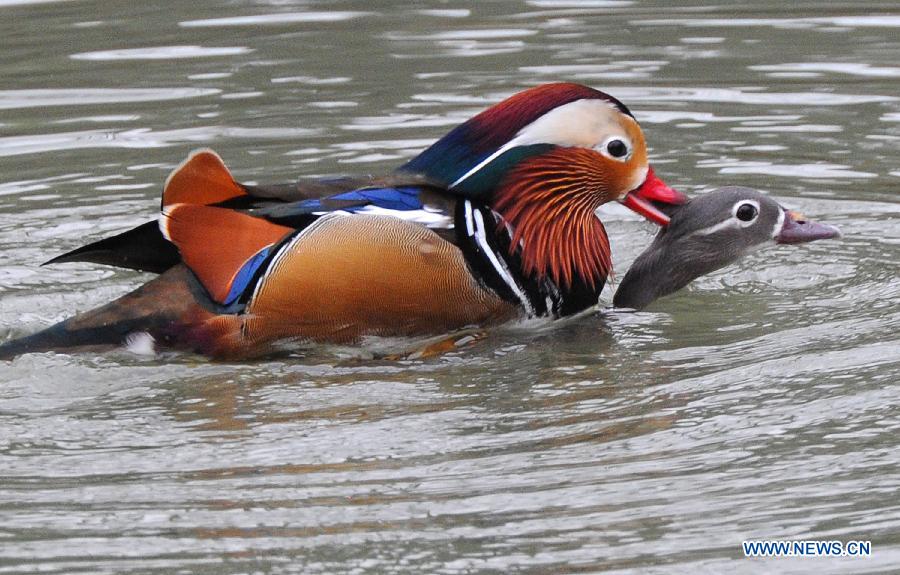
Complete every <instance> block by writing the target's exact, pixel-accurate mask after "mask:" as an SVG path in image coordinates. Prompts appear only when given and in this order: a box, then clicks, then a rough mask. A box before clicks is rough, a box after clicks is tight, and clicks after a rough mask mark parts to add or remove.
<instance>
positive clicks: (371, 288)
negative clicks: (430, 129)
mask: <svg viewBox="0 0 900 575" xmlns="http://www.w3.org/2000/svg"><path fill="white" fill-rule="evenodd" d="M610 201H619V202H622V203H623V204H624V205H625V206H627V207H629V208H631V209H632V210H634V211H636V212H638V213H640V214H642V215H644V216H645V217H647V218H648V219H650V220H652V221H654V222H656V223H658V224H661V225H665V224H666V223H667V222H668V220H669V218H668V216H667V215H666V214H665V213H663V212H662V211H661V210H660V209H658V207H657V206H660V205H662V206H665V205H667V204H668V205H677V204H680V203H683V202H685V201H686V198H685V197H684V196H682V195H681V194H680V193H678V192H676V191H675V190H673V189H671V188H669V187H668V186H667V185H666V184H664V183H663V182H662V181H661V180H660V179H659V178H658V177H656V176H655V174H654V172H653V170H652V168H651V167H650V165H649V163H648V159H647V147H646V144H645V141H644V135H643V133H642V132H641V129H640V127H639V126H638V123H637V121H636V120H635V119H634V116H633V115H632V114H631V112H630V111H629V110H628V108H626V107H625V105H624V104H622V103H621V102H619V101H618V100H617V99H615V98H613V97H612V96H610V95H608V94H605V93H603V92H600V91H598V90H595V89H593V88H589V87H587V86H582V85H579V84H572V83H557V84H547V85H542V86H538V87H535V88H531V89H528V90H525V91H523V92H520V93H518V94H516V95H513V96H511V97H510V98H508V99H506V100H504V101H502V102H500V103H499V104H496V105H494V106H492V107H491V108H488V109H487V110H485V111H483V112H481V113H480V114H478V115H476V116H475V117H473V118H472V119H470V120H468V121H467V122H465V123H463V124H461V125H460V126H458V127H456V128H455V129H454V130H452V131H451V132H450V133H448V134H447V135H446V136H444V137H443V138H441V139H440V140H438V141H437V142H436V143H435V144H433V145H432V146H431V147H429V148H428V149H426V150H425V151H424V152H422V153H421V154H419V155H418V156H416V157H415V158H413V159H412V160H411V161H409V162H408V163H407V164H405V165H403V166H402V167H400V168H399V169H398V170H397V171H396V172H395V173H394V174H392V175H391V176H388V177H385V178H364V179H340V180H327V181H318V182H305V183H304V182H301V183H299V184H291V185H276V186H250V185H242V184H239V183H237V182H236V181H235V180H234V179H233V177H232V175H231V174H230V173H229V171H228V169H227V168H226V167H225V165H224V163H223V162H222V160H221V159H220V158H219V156H217V155H216V154H215V153H214V152H212V151H210V150H200V151H197V152H194V153H193V154H191V155H190V156H189V157H188V158H187V160H185V162H184V163H183V164H182V165H180V166H179V167H178V168H176V169H175V171H174V172H173V173H172V174H171V175H170V176H169V178H168V179H167V181H166V183H165V186H164V190H163V196H162V215H161V216H160V218H159V220H158V224H157V223H156V222H149V223H148V224H144V225H142V226H139V227H138V228H135V229H133V230H130V231H128V232H125V233H123V234H119V235H118V236H115V237H113V238H107V239H105V240H101V241H99V242H95V243H94V244H91V245H88V246H85V247H83V248H79V249H77V250H75V251H73V252H70V253H68V254H65V255H63V256H60V257H58V258H55V259H54V260H51V262H63V261H92V262H98V263H106V264H112V265H117V266H122V267H129V268H133V269H139V270H145V271H153V272H157V273H161V275H160V276H159V277H158V278H156V279H154V280H152V281H150V282H148V283H147V284H145V285H143V286H142V287H140V288H138V289H137V290H135V291H134V292H132V293H130V294H127V295H125V296H123V297H122V298H120V299H118V300H116V301H114V302H112V303H110V304H108V305H106V306H103V307H100V308H98V309H96V310H92V311H89V312H86V313H84V314H81V315H79V316H76V317H74V318H71V319H69V320H66V321H64V322H62V323H60V324H57V325H56V326H53V327H51V328H48V329H46V330H44V331H42V332H40V333H38V334H35V335H33V336H29V337H25V338H22V339H20V340H17V341H13V342H9V343H7V344H5V345H4V346H0V357H11V356H14V355H17V354H19V353H24V352H28V351H39V350H50V349H58V348H65V347H78V346H85V345H98V344H121V343H122V342H123V341H124V340H125V339H126V338H127V337H128V336H129V334H132V333H143V332H146V333H148V334H150V336H152V338H153V339H154V340H155V342H156V343H157V344H160V345H165V346H168V347H173V348H178V349H185V350H190V351H194V352H199V353H202V354H206V355H208V356H212V357H215V358H244V357H251V356H257V355H260V354H265V353H267V352H270V351H272V350H273V349H276V346H277V345H278V343H279V342H282V341H284V340H290V341H297V340H300V341H308V342H329V343H340V344H353V343H358V342H360V341H361V340H362V339H363V338H365V337H366V336H388V337H398V336H399V337H403V336H430V335H437V334H443V333H447V332H450V331H453V330H458V329H461V328H466V327H471V326H478V327H486V326H491V325H496V324H500V323H503V322H507V321H509V320H513V319H517V318H533V317H549V318H557V317H562V316H568V315H572V314H574V313H577V312H580V311H582V310H585V309H587V308H589V307H591V306H594V305H595V304H596V303H597V301H598V298H599V294H600V291H601V289H602V288H603V285H604V283H605V281H606V279H607V276H608V275H609V273H610V270H611V263H610V262H611V259H610V247H609V241H608V239H607V236H606V232H605V230H604V228H603V225H602V224H601V222H600V220H599V219H598V218H597V216H596V214H595V210H596V209H597V208H598V207H599V206H600V205H602V204H604V203H606V202H610ZM654 202H656V204H654ZM51 262H48V263H51Z"/></svg>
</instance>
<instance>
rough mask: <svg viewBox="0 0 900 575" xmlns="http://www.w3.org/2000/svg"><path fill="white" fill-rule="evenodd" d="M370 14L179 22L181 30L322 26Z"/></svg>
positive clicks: (294, 14)
mask: <svg viewBox="0 0 900 575" xmlns="http://www.w3.org/2000/svg"><path fill="white" fill-rule="evenodd" d="M370 14H371V13H370V12H351V11H340V10H334V11H329V12H281V13H275V14H255V15H253V16H231V17H227V18H209V19H205V20H185V21H183V22H179V23H178V25H179V26H181V27H182V28H218V27H227V26H284V25H288V24H322V23H325V22H346V21H348V20H354V19H357V18H362V17H364V16H368V15H370Z"/></svg>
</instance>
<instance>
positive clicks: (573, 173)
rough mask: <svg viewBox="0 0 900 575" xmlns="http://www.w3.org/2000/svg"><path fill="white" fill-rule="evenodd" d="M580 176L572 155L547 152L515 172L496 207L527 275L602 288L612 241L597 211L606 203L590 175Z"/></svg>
mask: <svg viewBox="0 0 900 575" xmlns="http://www.w3.org/2000/svg"><path fill="white" fill-rule="evenodd" d="M581 173H582V174H585V175H578V172H577V167H576V168H575V169H574V170H573V166H572V154H571V153H569V154H568V155H563V154H553V153H551V154H546V155H543V156H541V157H540V159H539V162H525V163H523V164H522V165H521V166H520V167H517V168H516V169H514V170H513V171H512V172H511V173H510V175H509V177H507V179H506V180H505V182H504V184H503V185H502V186H501V187H500V188H499V189H498V190H497V191H496V192H495V194H494V201H493V207H494V209H495V210H496V211H497V213H499V214H500V215H501V216H502V217H503V219H504V220H505V221H506V222H507V223H508V225H509V227H510V228H511V234H512V240H511V245H510V249H511V251H517V252H519V253H520V255H521V266H522V269H521V272H522V274H523V275H524V276H526V277H535V278H537V279H543V278H549V279H551V280H552V281H553V282H554V283H556V284H557V285H558V286H560V287H562V288H564V289H565V288H571V287H573V286H574V285H575V284H576V283H584V284H586V285H587V286H588V287H591V288H596V287H597V286H598V285H599V287H600V288H602V287H603V283H604V282H605V281H606V277H607V276H608V275H609V272H610V270H611V269H612V262H611V257H610V247H609V239H608V238H607V236H606V230H605V229H604V228H603V224H602V223H600V220H599V219H597V216H596V215H595V213H594V212H595V210H596V209H597V208H598V207H599V205H600V204H601V203H602V201H603V197H602V195H601V194H600V193H599V191H598V190H599V189H601V188H600V182H599V181H597V180H596V179H594V178H592V177H591V172H590V171H587V170H585V171H582V172H581Z"/></svg>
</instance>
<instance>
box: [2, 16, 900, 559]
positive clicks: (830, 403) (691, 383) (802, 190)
mask: <svg viewBox="0 0 900 575" xmlns="http://www.w3.org/2000/svg"><path fill="white" fill-rule="evenodd" d="M677 4H678V6H676V5H675V3H669V2H663V1H661V0H660V1H656V2H654V1H627V0H621V1H620V0H581V1H579V0H527V1H514V0H498V1H493V2H480V3H451V4H447V3H444V2H439V1H436V0H435V1H431V2H399V1H398V2H393V1H392V2H380V3H371V2H362V1H357V0H346V1H332V2H324V1H320V2H316V1H302V0H297V1H291V0H270V1H263V0H258V1H253V2H239V1H225V0H194V1H192V2H177V3H175V2H161V1H159V0H147V1H144V2H128V1H125V0H111V1H106V2H100V1H90V0H84V1H81V0H75V1H68V2H41V1H33V0H30V1H29V0H0V47H2V50H0V79H2V84H0V250H2V254H3V261H2V264H0V338H2V339H8V338H11V337H14V336H20V335H24V334H27V333H31V332H34V331H37V330H38V329H40V328H42V327H45V326H47V325H50V324H51V323H53V322H56V321H59V320H61V319H63V318H66V317H68V316H70V315H72V314H73V313H75V312H77V311H83V310H87V309H90V308H92V307H95V306H97V305H100V304H102V303H105V302H107V301H109V300H111V299H113V298H115V297H117V296H118V295H121V294H124V293H126V292H128V291H130V290H132V289H134V288H135V287H137V286H138V285H140V284H141V283H143V282H144V281H146V280H147V278H148V277H149V276H147V275H144V274H140V273H137V272H132V271H128V270H116V269H112V268H106V267H102V266H96V265H90V264H66V265H59V266H54V267H40V264H41V263H42V262H43V261H45V260H47V259H49V258H50V257H53V256H55V255H58V254H60V253H63V252H65V251H67V250H70V249H73V248H75V247H77V246H79V245H81V244H83V243H86V242H88V241H93V240H96V239H100V238H102V237H105V236H107V235H110V234H112V233H116V232H119V231H123V230H125V229H128V228H129V227H131V226H134V225H136V224H140V223H142V222H144V221H146V220H147V219H148V218H150V217H153V216H154V214H155V212H156V210H157V209H158V205H159V204H158V202H159V193H160V191H161V186H162V182H163V181H164V180H165V178H166V176H167V174H168V173H169V171H170V170H171V169H172V168H174V167H175V166H176V165H178V163H179V162H180V161H181V160H182V159H183V158H184V157H185V156H186V155H187V154H188V153H189V151H190V150H192V149H195V148H198V147H204V146H208V147H212V148H214V149H215V150H216V151H218V152H219V153H220V154H221V155H222V156H223V157H224V159H225V161H226V162H227V163H228V165H229V166H230V167H231V169H232V170H233V172H234V173H235V175H236V176H237V177H238V179H240V180H241V181H244V182H289V181H293V180H294V179H296V178H297V177H307V176H309V177H311V176H329V175H336V174H380V173H386V172H389V171H390V170H392V169H393V168H394V167H395V166H397V165H399V164H401V163H402V162H404V161H405V160H406V159H408V158H410V157H412V156H414V155H415V154H416V153H417V152H418V151H420V150H421V149H423V148H424V147H425V146H427V145H428V144H429V143H430V142H432V141H434V140H435V139H436V138H438V137H439V136H441V135H442V134H443V133H445V132H446V131H447V130H448V129H450V128H451V127H452V126H454V125H456V124H458V123H459V122H461V121H463V120H464V119H466V118H468V117H471V116H472V115H474V114H475V113H477V112H478V111H480V110H482V109H484V108H485V107H487V106H489V105H490V104H492V103H494V102H497V101H499V100H501V99H502V98H503V97H505V96H507V95H509V94H511V93H513V92H515V91H518V90H520V89H522V88H524V87H527V86H531V85H535V84H539V83H542V82H549V81H557V80H567V81H576V82H580V83H584V84H588V85H591V86H593V87H596V88H599V89H602V90H604V91H607V92H609V93H611V94H613V95H614V96H616V97H618V98H619V99H621V100H623V101H624V102H625V103H626V104H627V105H628V106H629V107H630V108H631V109H632V111H633V112H634V114H635V116H636V117H637V119H638V121H639V122H640V123H641V125H642V126H643V128H644V131H645V133H646V135H647V138H648V141H649V143H650V146H651V148H652V149H651V158H652V161H653V164H654V166H655V168H656V171H657V173H658V174H659V175H660V176H661V177H662V178H663V179H664V180H666V181H667V182H668V183H670V184H672V185H673V186H675V187H677V188H678V189H680V190H682V191H684V192H686V193H688V194H697V193H702V192H704V191H708V190H711V189H714V188H717V187H720V186H724V185H732V184H736V185H744V186H750V187H754V188H757V189H761V190H764V191H766V192H768V193H770V194H772V195H773V196H776V197H777V198H778V199H779V200H780V201H782V202H783V203H784V204H785V205H787V206H789V207H791V208H794V209H797V210H799V211H801V212H803V213H805V214H806V215H808V216H810V217H811V218H814V219H817V220H820V221H824V222H828V223H831V224H835V225H838V226H840V227H841V228H842V230H843V232H844V235H845V237H844V238H843V240H841V241H823V242H816V243H813V244H809V245H805V246H800V247H780V248H772V249H766V250H761V251H759V252H755V253H753V254H752V255H751V256H749V257H748V258H746V259H744V260H742V261H741V262H739V263H738V264H735V265H733V266H731V267H728V268H726V269H724V270H721V271H719V272H716V273H714V274H712V275H710V276H707V277H704V278H701V279H699V280H698V281H696V282H695V283H694V284H692V285H691V286H690V287H689V288H687V289H686V290H684V291H682V292H680V293H679V294H677V295H674V296H672V297H668V298H665V299H662V300H660V301H658V302H657V303H655V304H654V305H652V306H651V307H650V308H648V309H647V310H646V311H644V312H640V313H626V312H622V311H613V310H611V309H609V305H610V301H611V298H612V290H611V288H609V287H608V288H607V291H605V292H604V295H603V297H602V299H601V306H600V307H601V309H598V310H597V311H596V312H595V313H592V314H589V315H587V316H585V317H581V318H578V319H576V320H574V321H569V322H564V323H563V324H561V325H557V326H554V328H553V329H541V330H538V331H528V330H521V329H520V330H499V331H497V332H496V333H492V334H491V335H490V336H489V337H487V338H485V339H484V340H481V341H478V342H477V343H475V344H473V345H471V346H470V347H467V348H464V349H460V350H458V351H455V352H452V353H448V354H445V355H442V356H438V357H434V358H429V359H418V360H399V361H388V360H384V359H373V358H372V357H367V356H366V355H365V354H364V353H361V352H358V351H354V350H333V349H319V350H313V351H310V352H309V353H304V354H299V355H296V356H294V357H288V358H278V359H267V360H261V361H253V362H239V363H213V362H208V361H205V360H203V359H201V358H198V357H196V356H191V355H186V354H172V353H168V354H162V355H160V356H155V357H146V356H139V355H134V354H131V353H129V352H127V351H125V350H118V351H113V352H109V353H104V354H97V353H82V354H66V353H58V354H54V353H41V354H31V355H25V356H22V357H19V358H17V359H16V360H14V361H12V362H0V573H12V572H16V573H25V572H44V573H48V572H50V573H53V572H65V573H117V574H118V573H216V574H221V573H249V572H271V573H474V572H484V573H491V572H493V573H562V572H579V573H581V572H584V573H587V572H591V573H594V572H604V573H668V572H678V573H684V572H689V571H695V572H702V573H722V572H726V570H727V572H729V573H760V572H781V573H788V572H790V573H812V572H815V573H816V574H825V573H849V572H852V573H885V572H888V571H890V570H893V569H896V565H898V564H900V497H898V489H900V451H898V447H900V445H898V437H900V433H898V432H900V408H898V404H900V386H898V381H900V336H898V333H900V305H898V304H900V274H898V268H900V265H898V264H900V223H898V218H900V201H898V199H897V191H898V184H900V165H898V162H897V158H898V151H900V90H898V87H900V66H898V61H900V40H898V33H897V32H898V28H900V10H898V9H897V6H896V5H895V4H894V3H888V2H865V1H861V2H809V1H803V2H789V3H787V2H775V1H761V2H753V3H747V2H732V1H725V2H718V3H716V4H714V5H713V4H708V3H705V2H679V3H677ZM601 217H602V218H603V220H604V223H605V224H606V227H607V230H608V232H609V235H610V238H611V243H612V246H613V256H614V264H615V268H616V270H617V272H618V274H619V276H620V277H621V275H622V274H624V271H625V270H626V269H627V268H628V264H629V263H630V262H631V261H632V260H633V259H634V258H635V256H636V255H637V254H638V253H640V252H641V251H642V250H643V249H644V247H646V246H647V245H648V243H649V242H650V239H651V238H652V235H653V233H654V226H653V225H652V224H649V223H646V222H643V221H640V220H639V219H638V218H637V217H635V216H633V215H631V214H630V213H628V212H627V211H625V210H624V209H620V208H619V207H618V206H615V207H604V208H603V209H602V210H601ZM757 539H758V540H776V539H777V540H802V539H807V540H825V541H830V540H839V541H850V540H864V541H871V543H872V556H871V557H868V558H855V557H842V558H817V559H810V558H753V559H750V558H745V557H744V554H743V551H742V547H741V542H742V541H744V540H757Z"/></svg>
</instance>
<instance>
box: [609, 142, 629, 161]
mask: <svg viewBox="0 0 900 575" xmlns="http://www.w3.org/2000/svg"><path fill="white" fill-rule="evenodd" d="M606 151H607V152H609V155H610V156H612V157H613V158H624V157H625V156H626V155H628V146H627V145H626V144H625V142H623V141H622V140H612V141H610V142H609V143H608V144H606Z"/></svg>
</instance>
